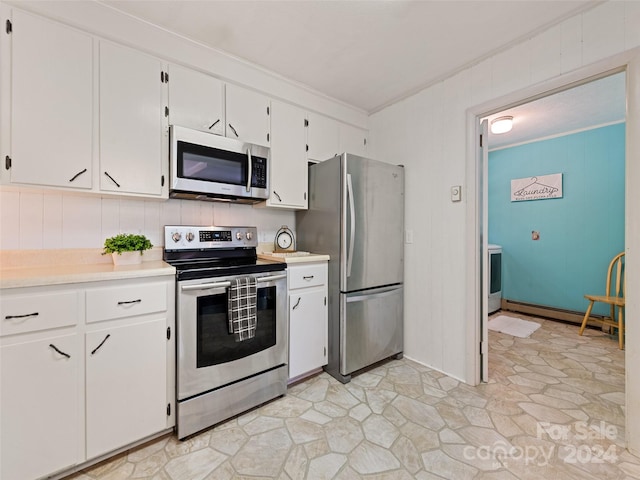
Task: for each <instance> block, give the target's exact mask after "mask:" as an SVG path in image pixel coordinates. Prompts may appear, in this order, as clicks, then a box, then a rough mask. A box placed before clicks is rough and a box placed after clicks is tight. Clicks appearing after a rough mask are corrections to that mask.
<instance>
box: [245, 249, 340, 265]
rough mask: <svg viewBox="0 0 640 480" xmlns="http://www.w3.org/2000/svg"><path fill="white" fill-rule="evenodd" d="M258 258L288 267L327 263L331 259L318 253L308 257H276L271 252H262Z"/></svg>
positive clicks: (310, 254)
mask: <svg viewBox="0 0 640 480" xmlns="http://www.w3.org/2000/svg"><path fill="white" fill-rule="evenodd" d="M258 258H262V259H264V260H271V261H274V262H282V263H286V264H287V265H288V264H290V263H310V262H327V261H329V259H330V258H331V257H329V255H319V254H316V253H309V254H308V255H300V256H296V255H287V256H276V255H274V254H273V253H271V252H262V253H259V254H258Z"/></svg>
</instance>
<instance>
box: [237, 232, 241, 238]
mask: <svg viewBox="0 0 640 480" xmlns="http://www.w3.org/2000/svg"><path fill="white" fill-rule="evenodd" d="M236 240H242V232H236Z"/></svg>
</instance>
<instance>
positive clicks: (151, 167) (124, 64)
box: [100, 41, 166, 196]
mask: <svg viewBox="0 0 640 480" xmlns="http://www.w3.org/2000/svg"><path fill="white" fill-rule="evenodd" d="M162 74H163V71H162V63H161V62H160V60H158V59H157V58H154V57H150V56H148V55H145V54H143V53H140V52H138V51H136V50H132V49H130V48H126V47H121V46H119V45H114V44H112V43H109V42H106V41H101V42H100V189H101V190H104V191H112V192H122V193H134V194H143V195H157V196H160V195H161V194H162V193H163V187H162V185H163V184H164V182H163V179H162V176H163V155H162V153H163V142H164V141H165V140H166V136H165V129H164V128H163V125H164V124H165V123H166V122H164V117H163V115H164V105H163V97H162V93H163V86H164V82H163V81H162V78H163V77H162Z"/></svg>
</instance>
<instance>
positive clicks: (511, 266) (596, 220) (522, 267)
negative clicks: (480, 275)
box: [483, 71, 626, 381]
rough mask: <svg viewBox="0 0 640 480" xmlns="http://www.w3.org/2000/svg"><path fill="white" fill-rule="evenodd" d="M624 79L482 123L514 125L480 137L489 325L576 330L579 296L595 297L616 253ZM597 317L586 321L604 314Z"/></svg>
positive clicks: (620, 227) (620, 232) (582, 303)
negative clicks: (495, 262)
mask: <svg viewBox="0 0 640 480" xmlns="http://www.w3.org/2000/svg"><path fill="white" fill-rule="evenodd" d="M625 77H626V75H625V72H624V71H623V72H618V73H612V74H611V75H608V76H604V77H599V78H597V79H595V80H591V81H588V82H586V83H583V84H581V85H578V86H573V87H571V88H569V89H566V90H563V91H560V92H556V93H553V94H551V95H548V96H545V97H542V98H539V99H536V100H533V101H530V102H526V103H523V104H520V105H517V106H515V107H512V108H509V109H507V110H503V111H500V112H497V113H495V114H492V115H490V116H489V117H487V120H488V123H489V125H491V124H492V122H493V121H494V120H495V119H498V118H499V119H504V118H509V119H512V121H513V129H512V130H511V131H509V132H505V133H500V134H496V133H492V131H491V129H490V130H489V135H488V138H489V141H488V150H489V152H488V165H487V180H486V183H487V218H488V221H487V231H488V243H489V252H488V253H489V254H491V251H492V250H491V247H492V244H498V245H499V246H500V247H501V259H502V262H501V263H502V273H503V275H502V276H501V278H502V288H501V290H502V297H503V301H502V305H501V307H502V308H503V309H504V310H503V311H501V312H499V313H500V316H501V318H499V319H498V320H496V321H494V322H492V323H493V324H495V323H496V322H501V323H504V322H511V321H512V319H513V318H516V317H517V314H533V315H534V316H539V317H543V318H551V319H556V320H561V321H565V322H570V323H573V324H578V325H579V324H580V323H581V322H582V315H583V314H584V311H585V310H586V305H587V302H586V300H584V297H583V295H584V294H585V293H591V292H593V293H594V294H595V293H598V292H600V293H604V274H605V272H606V268H607V265H608V263H609V261H610V259H611V258H612V257H613V256H614V255H616V254H617V253H619V252H621V251H623V250H624V203H625V188H624V183H625V149H624V146H625V120H626V118H625V116H626V111H625V106H626V102H625V100H626V95H625ZM522 185H524V187H522ZM520 187H522V188H520ZM494 248H495V247H494ZM485 265H486V267H487V268H488V269H489V270H490V271H491V274H492V276H494V277H495V272H493V270H492V269H491V264H490V263H489V262H487V263H486V264H485ZM489 289H490V290H489V292H492V291H493V285H492V282H491V279H490V281H489ZM494 296H495V295H489V311H488V313H493V311H495V310H496V305H495V303H496V302H495V298H493V297H494ZM598 307H599V308H600V310H598V311H597V312H596V311H594V313H595V314H600V315H605V314H607V313H608V312H607V310H606V309H603V308H602V307H603V305H599V306H598ZM492 318H495V316H494V317H492ZM484 320H485V321H487V318H486V317H485V318H484ZM487 339H488V337H487ZM484 373H485V372H483V377H484V376H485V375H484ZM489 374H490V372H489ZM483 380H484V381H487V380H488V378H483Z"/></svg>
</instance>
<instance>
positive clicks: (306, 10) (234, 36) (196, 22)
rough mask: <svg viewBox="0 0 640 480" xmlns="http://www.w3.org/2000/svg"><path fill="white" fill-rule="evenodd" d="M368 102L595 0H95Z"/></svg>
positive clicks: (437, 76) (387, 99)
mask: <svg viewBox="0 0 640 480" xmlns="http://www.w3.org/2000/svg"><path fill="white" fill-rule="evenodd" d="M102 3H104V4H106V5H109V6H111V7H113V8H116V9H119V10H121V11H123V12H126V13H128V14H131V15H133V16H136V17H139V18H141V19H144V20H146V21H148V22H150V23H153V24H156V25H159V26H162V27H164V28H166V29H167V30H170V31H173V32H176V33H179V34H181V35H183V36H185V37H188V38H191V39H193V40H196V41H198V42H201V43H203V44H206V45H209V46H211V47H213V48H216V49H219V50H223V51H226V52H228V53H230V54H232V55H234V56H236V57H240V58H243V59H246V60H248V61H249V62H251V63H254V64H257V65H260V66H262V67H264V68H266V69H267V70H270V71H272V72H274V73H277V74H279V75H282V76H284V77H286V78H288V79H291V80H294V81H297V82H299V83H301V84H304V85H307V86H309V87H311V88H313V89H315V90H317V91H319V92H322V93H324V94H326V95H328V96H330V97H333V98H336V99H339V100H342V101H344V102H346V103H348V104H350V105H353V106H356V107H359V108H361V109H363V110H365V111H366V112H374V111H376V110H379V109H380V108H382V107H384V106H386V105H388V104H390V103H393V102H394V101H396V100H398V99H400V98H402V97H404V96H407V95H408V94H411V93H413V92H416V91H418V90H420V89H421V88H424V87H425V86H428V85H430V84H432V83H434V82H436V81H439V80H442V79H444V78H446V77H448V76H450V75H451V74H453V73H455V72H456V71H459V70H461V69H462V68H464V67H466V66H469V65H471V64H473V63H475V62H477V61H478V60H479V59H482V58H484V57H487V56H489V55H491V54H493V53H495V52H497V51H499V50H501V49H502V48H504V47H505V46H507V45H509V44H511V43H513V42H517V41H519V40H522V39H526V38H529V37H530V36H531V35H532V34H533V33H535V32H538V31H540V30H542V29H544V28H546V27H548V26H550V25H552V24H554V23H557V22H559V21H560V20H562V19H564V18H567V17H568V16H571V15H573V14H575V13H576V12H578V11H583V10H586V9H588V8H591V7H593V6H594V5H597V4H598V3H600V2H597V1H593V0H563V1H558V0H548V1H544V2H541V1H539V0H518V1H514V0H512V1H504V0H502V1H493V0H492V1H488V0H484V1H478V0H471V1H468V0H467V1H452V0H448V1H435V0H433V1H406V0H387V1H380V0H378V1H369V0H333V1H322V0H297V1H281V0H262V1H259V0H250V1H229V0H102Z"/></svg>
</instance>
